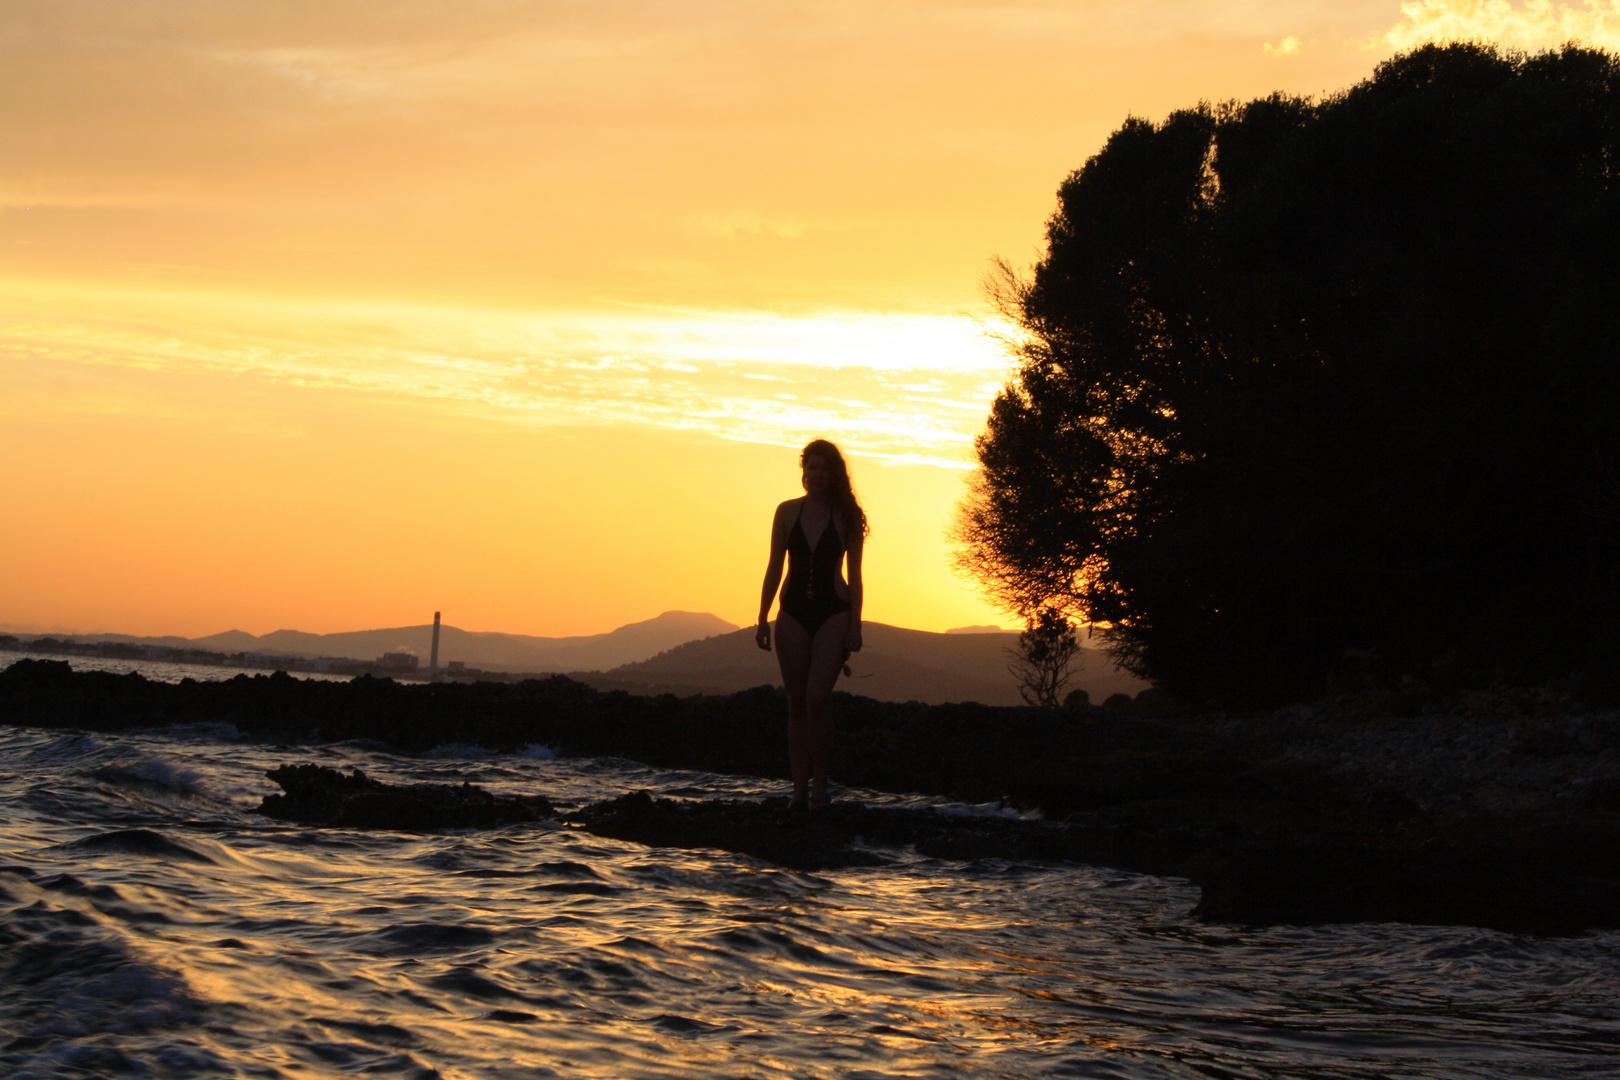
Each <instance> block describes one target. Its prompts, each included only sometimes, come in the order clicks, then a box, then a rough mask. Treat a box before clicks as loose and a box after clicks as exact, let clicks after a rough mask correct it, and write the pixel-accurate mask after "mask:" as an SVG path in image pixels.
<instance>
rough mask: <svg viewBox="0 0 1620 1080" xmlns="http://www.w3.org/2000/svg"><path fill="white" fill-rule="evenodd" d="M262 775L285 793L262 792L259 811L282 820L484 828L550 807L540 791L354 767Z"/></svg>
mask: <svg viewBox="0 0 1620 1080" xmlns="http://www.w3.org/2000/svg"><path fill="white" fill-rule="evenodd" d="M265 775H267V776H269V777H270V779H272V780H274V781H275V782H276V783H278V784H280V785H281V788H282V790H283V791H284V792H285V794H282V795H266V796H265V797H264V801H263V802H261V803H260V804H259V813H261V814H263V815H265V816H266V817H273V818H279V819H280V820H283V821H297V822H302V823H304V824H309V825H331V826H336V827H340V828H350V829H399V830H403V831H408V832H428V831H432V830H436V829H484V828H496V827H500V826H503V825H512V824H517V823H520V822H533V821H540V820H543V819H545V818H549V817H551V816H552V814H553V813H554V810H553V808H552V805H551V803H550V801H549V800H547V799H546V797H545V796H544V795H529V796H524V797H521V798H512V797H507V796H500V795H492V794H490V793H489V792H487V791H485V790H484V789H483V788H481V787H477V786H475V785H473V784H462V785H460V786H457V785H454V784H404V785H392V784H384V783H381V782H379V781H376V780H373V779H371V778H370V777H368V776H367V775H366V774H365V773H364V772H362V771H360V770H359V769H355V770H354V772H352V773H350V774H349V775H347V776H345V775H344V774H343V773H342V772H340V771H338V770H336V769H329V768H327V767H326V766H324V765H283V766H281V767H280V768H277V769H271V770H270V771H269V772H267V773H266V774H265Z"/></svg>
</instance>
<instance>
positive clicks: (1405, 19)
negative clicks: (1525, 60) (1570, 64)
mask: <svg viewBox="0 0 1620 1080" xmlns="http://www.w3.org/2000/svg"><path fill="white" fill-rule="evenodd" d="M1445 41H1493V42H1496V43H1497V44H1499V45H1503V46H1506V47H1508V48H1512V49H1523V50H1525V51H1527V52H1539V51H1541V50H1544V49H1552V48H1556V47H1558V46H1559V45H1562V44H1564V43H1565V42H1566V41H1578V42H1581V43H1583V44H1586V45H1592V46H1597V47H1598V48H1604V49H1620V0H1607V2H1605V0H1586V2H1585V3H1584V4H1582V5H1580V6H1578V7H1571V6H1569V5H1567V4H1556V5H1555V4H1553V3H1551V2H1550V0H1525V3H1524V5H1523V6H1522V7H1515V6H1514V5H1513V4H1512V3H1510V2H1508V0H1411V2H1408V3H1403V4H1402V5H1401V21H1400V22H1399V23H1397V24H1396V25H1395V26H1393V27H1391V28H1390V29H1389V30H1388V31H1386V32H1385V33H1384V35H1383V37H1382V38H1381V39H1378V40H1377V42H1375V43H1376V44H1382V43H1387V44H1389V45H1392V46H1394V47H1395V48H1396V49H1403V50H1404V49H1412V48H1416V47H1417V46H1419V45H1423V44H1427V43H1429V42H1445Z"/></svg>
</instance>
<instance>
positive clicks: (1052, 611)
mask: <svg viewBox="0 0 1620 1080" xmlns="http://www.w3.org/2000/svg"><path fill="white" fill-rule="evenodd" d="M1079 652H1080V642H1079V640H1078V639H1077V638H1076V637H1075V635H1074V624H1073V623H1071V622H1069V620H1068V619H1067V618H1066V617H1065V616H1064V614H1063V612H1062V611H1061V610H1059V609H1058V608H1055V607H1043V608H1041V609H1040V610H1039V611H1037V612H1036V613H1035V614H1034V615H1033V616H1032V617H1031V618H1030V620H1029V624H1028V627H1027V628H1026V629H1025V630H1024V632H1023V633H1021V634H1019V635H1018V646H1017V648H1013V649H1008V650H1007V654H1008V656H1009V657H1010V658H1011V659H1012V663H1010V664H1008V665H1007V670H1008V671H1010V672H1012V674H1013V678H1015V679H1017V680H1018V694H1019V696H1020V697H1022V698H1023V699H1024V702H1025V703H1026V704H1029V705H1043V706H1046V707H1047V708H1051V707H1052V706H1055V705H1056V704H1057V703H1058V702H1059V701H1060V700H1061V699H1062V694H1063V688H1064V687H1065V686H1067V685H1068V684H1069V680H1070V679H1071V678H1073V677H1074V672H1075V670H1076V669H1077V668H1078V667H1079V664H1077V663H1076V662H1075V658H1076V656H1077V655H1078V654H1079Z"/></svg>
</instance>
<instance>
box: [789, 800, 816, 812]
mask: <svg viewBox="0 0 1620 1080" xmlns="http://www.w3.org/2000/svg"><path fill="white" fill-rule="evenodd" d="M787 808H788V809H789V810H808V809H810V800H809V799H789V800H788V804H787Z"/></svg>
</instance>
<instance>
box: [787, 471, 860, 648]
mask: <svg viewBox="0 0 1620 1080" xmlns="http://www.w3.org/2000/svg"><path fill="white" fill-rule="evenodd" d="M803 521H804V503H803V502H802V501H801V502H800V503H799V516H798V517H797V518H795V519H794V521H793V531H792V532H790V533H788V547H787V553H788V571H787V584H786V585H784V586H783V587H782V608H781V610H782V612H783V613H785V614H788V615H791V616H793V618H794V619H795V620H796V621H797V622H798V624H799V625H800V626H802V627H804V628H805V630H807V631H809V633H810V636H811V637H814V636H815V633H816V631H817V630H819V629H821V624H822V623H824V622H826V621H827V620H828V619H830V618H832V617H833V616H834V615H837V614H838V613H839V612H840V611H848V610H849V601H848V600H845V599H843V598H841V597H840V596H839V595H838V569H839V567H840V566H841V565H843V561H844V538H843V537H841V536H839V535H838V530H837V529H836V528H834V527H833V522H832V515H831V514H829V515H827V524H826V526H825V527H824V528H823V529H822V530H821V539H820V540H818V541H817V542H816V546H815V550H814V551H812V550H811V548H810V538H809V537H807V536H805V534H804V525H803Z"/></svg>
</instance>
